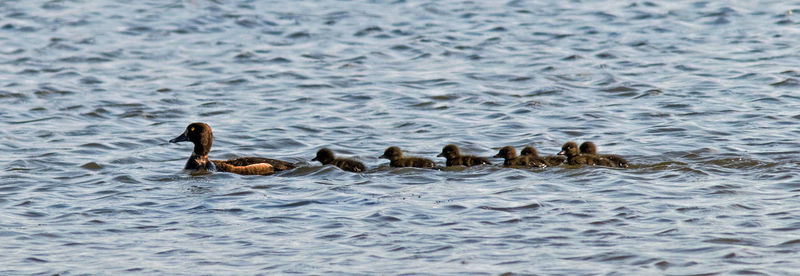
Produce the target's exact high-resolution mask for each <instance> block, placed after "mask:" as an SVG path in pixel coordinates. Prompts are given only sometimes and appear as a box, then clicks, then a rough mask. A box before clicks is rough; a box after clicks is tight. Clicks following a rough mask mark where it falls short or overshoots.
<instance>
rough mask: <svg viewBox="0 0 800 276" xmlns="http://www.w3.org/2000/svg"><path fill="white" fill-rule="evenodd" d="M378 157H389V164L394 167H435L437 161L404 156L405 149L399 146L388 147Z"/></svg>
mask: <svg viewBox="0 0 800 276" xmlns="http://www.w3.org/2000/svg"><path fill="white" fill-rule="evenodd" d="M378 158H386V159H389V166H392V167H417V168H433V167H434V166H436V163H434V162H433V160H430V159H427V158H421V157H403V151H402V150H400V148H399V147H388V148H386V150H385V151H383V155H381V156H380V157H378Z"/></svg>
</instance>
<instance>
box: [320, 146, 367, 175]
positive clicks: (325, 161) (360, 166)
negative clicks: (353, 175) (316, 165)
mask: <svg viewBox="0 0 800 276" xmlns="http://www.w3.org/2000/svg"><path fill="white" fill-rule="evenodd" d="M311 161H319V162H320V163H322V165H334V166H336V167H339V168H340V169H342V170H343V171H348V172H363V171H366V170H367V167H366V166H364V163H361V162H358V161H356V160H353V159H345V158H336V157H334V155H333V151H332V150H330V149H327V148H322V149H320V150H319V151H317V156H316V157H314V159H311Z"/></svg>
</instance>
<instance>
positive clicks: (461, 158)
mask: <svg viewBox="0 0 800 276" xmlns="http://www.w3.org/2000/svg"><path fill="white" fill-rule="evenodd" d="M437 157H444V158H446V159H447V162H446V163H445V165H447V166H448V167H450V166H467V167H469V166H475V165H481V164H488V165H491V164H492V162H489V159H486V158H484V157H477V156H472V155H461V152H460V151H459V150H458V147H457V146H456V145H453V144H450V145H447V146H444V148H442V153H440V154H439V155H437Z"/></svg>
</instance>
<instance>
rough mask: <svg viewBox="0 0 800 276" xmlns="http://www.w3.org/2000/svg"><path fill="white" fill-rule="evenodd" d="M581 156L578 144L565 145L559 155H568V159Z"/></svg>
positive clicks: (569, 143)
mask: <svg viewBox="0 0 800 276" xmlns="http://www.w3.org/2000/svg"><path fill="white" fill-rule="evenodd" d="M580 154H581V153H580V151H578V144H576V143H575V142H567V143H565V144H564V145H563V146H561V152H559V153H558V155H566V156H567V157H574V156H578V155H580Z"/></svg>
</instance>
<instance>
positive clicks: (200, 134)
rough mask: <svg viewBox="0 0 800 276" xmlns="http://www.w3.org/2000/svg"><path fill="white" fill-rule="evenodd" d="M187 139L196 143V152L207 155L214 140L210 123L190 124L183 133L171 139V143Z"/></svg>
mask: <svg viewBox="0 0 800 276" xmlns="http://www.w3.org/2000/svg"><path fill="white" fill-rule="evenodd" d="M186 141H189V142H192V143H193V144H194V154H197V155H201V156H206V155H208V152H209V151H210V150H211V144H212V143H213V142H214V134H213V133H212V132H211V127H210V126H209V125H207V124H205V123H200V122H198V123H191V124H189V126H187V127H186V130H185V131H183V133H182V134H181V135H178V137H175V138H174V139H172V140H169V142H170V143H178V142H186Z"/></svg>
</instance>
